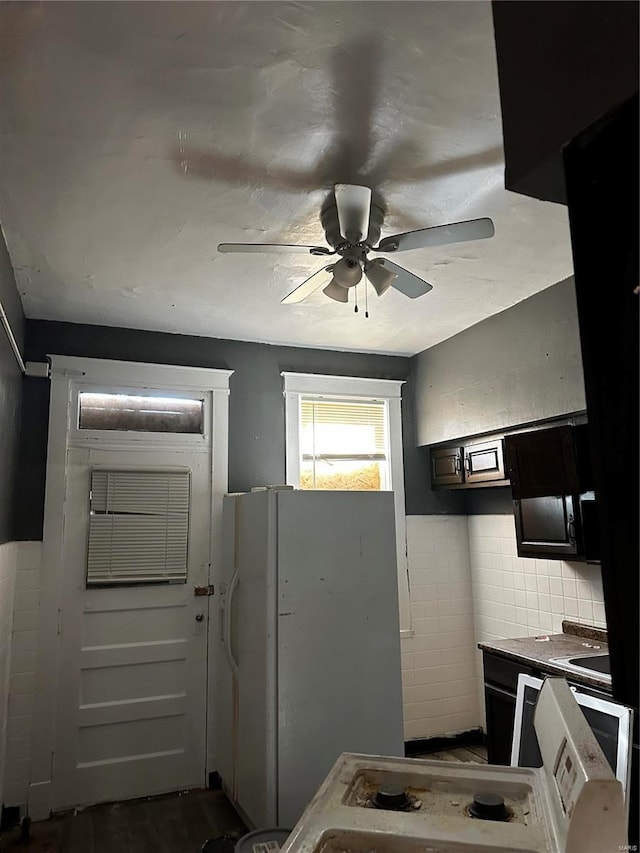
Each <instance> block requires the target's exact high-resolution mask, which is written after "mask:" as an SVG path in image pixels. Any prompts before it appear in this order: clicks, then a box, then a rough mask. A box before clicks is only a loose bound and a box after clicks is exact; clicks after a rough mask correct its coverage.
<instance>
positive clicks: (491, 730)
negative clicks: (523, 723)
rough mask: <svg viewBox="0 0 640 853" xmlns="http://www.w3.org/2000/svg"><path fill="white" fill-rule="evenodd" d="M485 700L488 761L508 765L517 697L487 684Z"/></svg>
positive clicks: (485, 686)
mask: <svg viewBox="0 0 640 853" xmlns="http://www.w3.org/2000/svg"><path fill="white" fill-rule="evenodd" d="M484 701H485V706H486V713H487V761H488V762H489V764H504V765H506V766H508V765H509V763H510V761H511V741H512V740H513V725H514V720H515V715H516V697H515V695H514V694H513V693H510V692H509V691H507V690H503V689H502V688H501V687H494V685H492V684H485V685H484Z"/></svg>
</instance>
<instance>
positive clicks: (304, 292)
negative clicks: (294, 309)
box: [280, 264, 346, 305]
mask: <svg viewBox="0 0 640 853" xmlns="http://www.w3.org/2000/svg"><path fill="white" fill-rule="evenodd" d="M332 270H333V264H329V266H327V267H323V269H321V270H318V272H314V274H313V275H310V276H309V278H307V279H306V280H305V281H303V282H302V284H299V285H298V286H297V287H294V289H293V290H292V291H291V293H287V295H286V296H285V297H284V299H281V300H280V301H281V302H285V303H287V304H289V305H290V304H291V303H293V302H302V301H303V300H304V299H306V298H307V296H311V294H312V293H314V292H315V291H316V290H318V288H320V287H326V285H328V284H330V283H331V282H332V281H333V272H332ZM345 292H346V291H345Z"/></svg>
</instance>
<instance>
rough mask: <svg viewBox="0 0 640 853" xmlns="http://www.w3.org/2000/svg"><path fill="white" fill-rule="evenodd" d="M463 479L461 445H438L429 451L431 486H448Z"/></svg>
mask: <svg viewBox="0 0 640 853" xmlns="http://www.w3.org/2000/svg"><path fill="white" fill-rule="evenodd" d="M463 481H464V472H463V470H462V448H461V447H439V448H437V449H436V450H432V451H431V485H432V486H449V485H454V484H456V483H462V482H463Z"/></svg>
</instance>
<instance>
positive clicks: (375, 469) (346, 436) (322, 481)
mask: <svg viewBox="0 0 640 853" xmlns="http://www.w3.org/2000/svg"><path fill="white" fill-rule="evenodd" d="M387 424H388V416H387V403H386V401H384V400H380V401H378V400H357V399H353V398H351V399H342V400H341V399H327V398H314V397H305V396H301V398H300V488H302V489H337V490H365V491H380V490H381V489H389V488H390V472H389V440H388V426H387Z"/></svg>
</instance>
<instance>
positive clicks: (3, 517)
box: [0, 231, 24, 544]
mask: <svg viewBox="0 0 640 853" xmlns="http://www.w3.org/2000/svg"><path fill="white" fill-rule="evenodd" d="M0 302H2V306H3V308H4V310H5V313H6V315H7V317H8V319H9V323H10V325H11V328H12V330H13V334H14V336H15V338H16V341H17V343H18V346H19V347H22V344H23V336H24V315H23V313H22V304H21V302H20V296H19V295H18V291H17V290H16V282H15V278H14V276H13V267H12V265H11V260H10V258H9V253H8V251H7V247H6V244H5V242H4V236H3V234H2V232H1V231H0ZM21 396H22V373H21V371H20V368H19V367H18V363H17V361H16V359H15V356H14V354H13V350H12V349H11V346H10V344H9V339H8V338H7V336H6V334H5V331H4V327H3V326H2V325H0V544H1V543H3V542H9V541H11V540H12V539H13V538H14V535H13V511H14V505H15V500H14V487H15V477H16V471H17V460H18V437H19V431H20V404H21Z"/></svg>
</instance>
